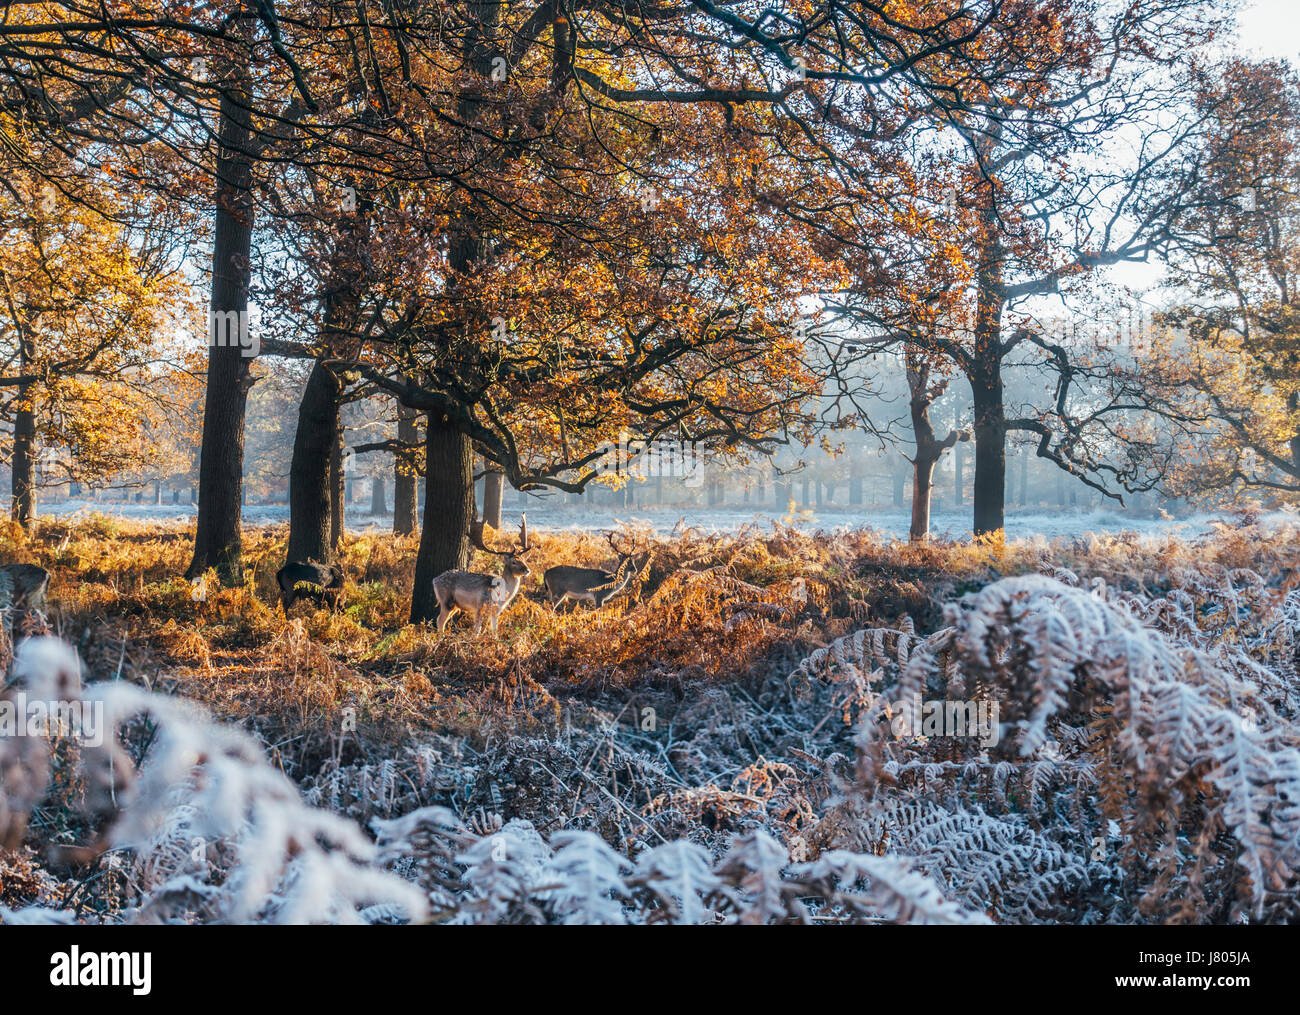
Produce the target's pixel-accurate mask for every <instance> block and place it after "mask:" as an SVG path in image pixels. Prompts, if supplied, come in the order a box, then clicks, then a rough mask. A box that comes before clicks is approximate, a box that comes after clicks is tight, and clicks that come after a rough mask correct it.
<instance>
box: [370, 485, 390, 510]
mask: <svg viewBox="0 0 1300 1015" xmlns="http://www.w3.org/2000/svg"><path fill="white" fill-rule="evenodd" d="M370 513H371V514H372V515H386V514H388V492H387V491H386V490H385V489H384V477H383V476H375V477H374V478H373V479H371V480H370Z"/></svg>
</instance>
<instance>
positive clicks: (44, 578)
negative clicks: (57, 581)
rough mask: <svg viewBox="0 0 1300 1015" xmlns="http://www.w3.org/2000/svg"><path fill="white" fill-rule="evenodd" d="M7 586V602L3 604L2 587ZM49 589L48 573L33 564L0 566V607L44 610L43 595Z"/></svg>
mask: <svg viewBox="0 0 1300 1015" xmlns="http://www.w3.org/2000/svg"><path fill="white" fill-rule="evenodd" d="M5 585H8V587H9V588H8V590H9V597H8V600H9V601H8V602H4V594H3V593H4V587H5ZM49 587H50V572H48V571H46V570H45V568H43V567H37V566H36V565H35V564H4V565H0V606H14V607H18V608H20V609H26V610H42V611H43V610H44V609H45V593H46V591H47V590H48V589H49Z"/></svg>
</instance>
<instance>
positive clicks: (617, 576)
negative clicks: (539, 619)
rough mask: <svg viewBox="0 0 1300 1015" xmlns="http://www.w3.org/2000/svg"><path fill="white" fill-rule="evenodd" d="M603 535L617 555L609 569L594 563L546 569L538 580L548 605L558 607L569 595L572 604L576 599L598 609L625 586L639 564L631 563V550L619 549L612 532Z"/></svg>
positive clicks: (555, 608)
mask: <svg viewBox="0 0 1300 1015" xmlns="http://www.w3.org/2000/svg"><path fill="white" fill-rule="evenodd" d="M605 538H606V539H607V540H608V541H609V545H610V547H611V548H612V549H613V551H614V555H615V556H616V557H617V558H618V563H617V564H615V565H614V570H613V571H605V570H602V569H601V568H598V567H572V566H571V565H569V564H560V565H558V566H557V567H548V568H547V569H546V573H545V574H544V575H543V576H542V584H543V585H544V586H546V598H547V599H548V600H549V601H550V604H551V608H552V609H554V610H556V611H558V610H559V608H560V604H561V603H562V602H564V600H566V599H572V600H573V601H574V605H575V606H576V605H577V603H579V602H586V603H591V605H592V606H593V607H594V608H595V609H600V607H602V606H604V605H605V603H607V602H608V601H609V600H611V599H613V598H614V597H615V596H617V595H620V594H622V593H623V592H624V591H626V590H627V587H628V585H629V584H631V582H632V579H633V578H634V577H636V573H637V572H638V571H639V570H640V568H638V567H635V566H633V563H632V556H633V554H632V553H623V552H622V551H621V550H620V549H619V548H618V545H617V544H616V543H615V542H614V534H613V533H612V532H611V533H609V534H608V535H606V537H605Z"/></svg>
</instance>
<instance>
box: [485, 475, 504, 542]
mask: <svg viewBox="0 0 1300 1015" xmlns="http://www.w3.org/2000/svg"><path fill="white" fill-rule="evenodd" d="M505 482H506V474H505V473H504V472H501V471H500V470H499V469H488V471H487V474H486V475H485V476H484V477H483V524H484V525H487V526H490V527H491V528H494V529H499V528H501V494H502V492H503V490H504V489H505Z"/></svg>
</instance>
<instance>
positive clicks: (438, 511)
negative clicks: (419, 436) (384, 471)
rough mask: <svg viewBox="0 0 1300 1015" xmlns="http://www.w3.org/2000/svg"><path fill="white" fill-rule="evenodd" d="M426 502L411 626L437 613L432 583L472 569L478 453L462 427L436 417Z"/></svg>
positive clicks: (429, 423)
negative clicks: (471, 537)
mask: <svg viewBox="0 0 1300 1015" xmlns="http://www.w3.org/2000/svg"><path fill="white" fill-rule="evenodd" d="M425 428H426V429H425V443H424V447H425V455H426V464H425V502H424V527H423V529H422V530H421V532H420V551H419V553H418V554H417V555H416V558H415V589H414V591H413V592H412V594H411V623H413V624H418V623H420V622H421V621H425V620H432V619H433V618H434V617H435V616H436V615H437V613H438V604H437V602H436V601H435V599H434V595H433V580H434V579H435V578H436V577H438V575H440V574H442V573H443V572H444V571H453V570H459V569H462V568H464V567H466V566H467V565H468V564H469V548H470V544H469V530H470V526H471V525H472V524H473V522H474V448H473V444H472V443H471V441H470V439H469V437H468V436H467V435H466V434H464V433H462V432H461V430H460V428H459V427H457V426H456V424H455V423H452V422H450V421H448V420H446V419H445V418H442V417H440V416H438V415H437V414H434V413H430V414H429V415H428V416H427V417H426V419H425Z"/></svg>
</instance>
